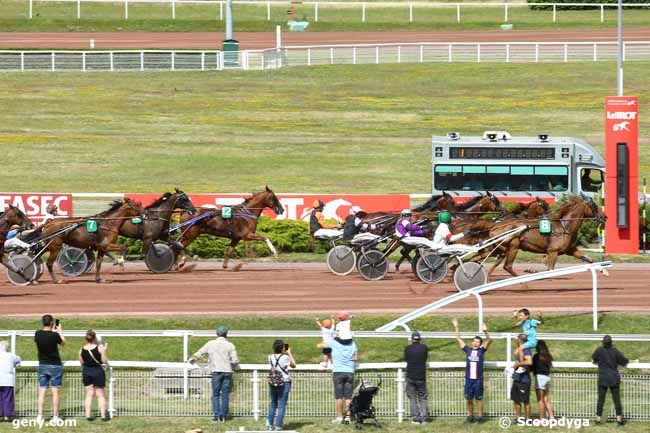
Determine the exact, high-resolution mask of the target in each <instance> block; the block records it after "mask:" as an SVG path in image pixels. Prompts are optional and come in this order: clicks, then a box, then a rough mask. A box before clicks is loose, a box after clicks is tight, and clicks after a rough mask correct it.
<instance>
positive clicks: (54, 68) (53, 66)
mask: <svg viewBox="0 0 650 433" xmlns="http://www.w3.org/2000/svg"><path fill="white" fill-rule="evenodd" d="M54 71H56V66H55V60H54V51H52V72H54Z"/></svg>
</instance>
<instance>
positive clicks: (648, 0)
mask: <svg viewBox="0 0 650 433" xmlns="http://www.w3.org/2000/svg"><path fill="white" fill-rule="evenodd" d="M528 3H549V5H548V6H542V5H530V8H531V9H532V10H538V11H539V10H551V9H553V6H552V3H572V4H576V3H586V4H589V3H591V4H593V3H607V4H618V0H528ZM625 3H631V4H639V3H643V4H646V3H647V4H648V6H626V7H624V9H626V10H627V9H647V8H650V0H623V4H625ZM558 9H560V10H587V9H600V6H573V5H572V6H559V5H558ZM612 9H613V8H612V7H608V8H606V9H605V10H612Z"/></svg>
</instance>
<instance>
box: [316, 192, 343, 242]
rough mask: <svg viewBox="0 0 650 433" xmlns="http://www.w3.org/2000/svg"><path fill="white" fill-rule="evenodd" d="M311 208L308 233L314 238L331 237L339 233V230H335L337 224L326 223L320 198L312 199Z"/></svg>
mask: <svg viewBox="0 0 650 433" xmlns="http://www.w3.org/2000/svg"><path fill="white" fill-rule="evenodd" d="M312 207H313V210H312V211H311V215H310V216H309V233H310V234H311V235H312V236H313V237H315V238H333V237H336V236H339V235H341V230H337V229H336V228H337V227H338V224H333V223H328V222H327V221H326V220H325V214H323V209H324V208H325V203H323V201H322V200H314V203H312Z"/></svg>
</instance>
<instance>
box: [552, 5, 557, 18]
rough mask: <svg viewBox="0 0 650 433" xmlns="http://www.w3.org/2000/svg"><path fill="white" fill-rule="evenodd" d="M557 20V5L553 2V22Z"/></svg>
mask: <svg viewBox="0 0 650 433" xmlns="http://www.w3.org/2000/svg"><path fill="white" fill-rule="evenodd" d="M556 21H557V7H556V6H555V3H553V22H556Z"/></svg>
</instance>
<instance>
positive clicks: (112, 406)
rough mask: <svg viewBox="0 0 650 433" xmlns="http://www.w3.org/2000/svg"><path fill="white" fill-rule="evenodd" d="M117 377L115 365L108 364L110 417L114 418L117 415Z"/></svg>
mask: <svg viewBox="0 0 650 433" xmlns="http://www.w3.org/2000/svg"><path fill="white" fill-rule="evenodd" d="M114 384H115V377H114V376H113V367H111V366H110V365H109V366H108V417H109V418H113V416H114V415H115V385H114Z"/></svg>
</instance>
